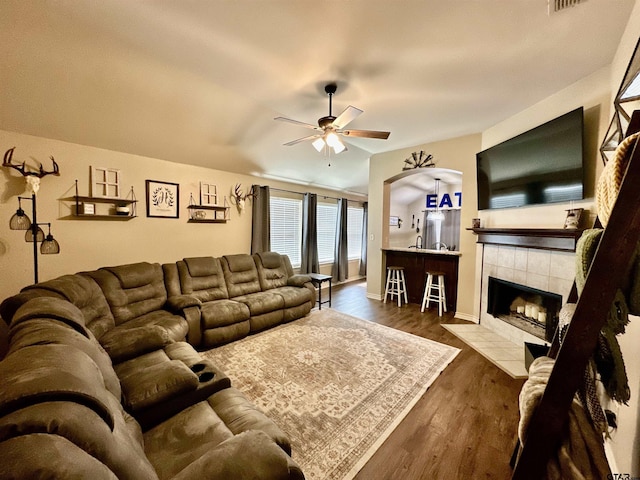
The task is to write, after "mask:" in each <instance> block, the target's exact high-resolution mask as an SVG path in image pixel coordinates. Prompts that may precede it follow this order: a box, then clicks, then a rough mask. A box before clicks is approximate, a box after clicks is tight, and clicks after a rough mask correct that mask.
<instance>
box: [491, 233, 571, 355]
mask: <svg viewBox="0 0 640 480" xmlns="http://www.w3.org/2000/svg"><path fill="white" fill-rule="evenodd" d="M490 276H491V277H494V278H499V279H502V280H507V281H510V282H514V283H519V284H521V285H525V286H527V287H532V288H537V289H539V290H544V291H547V292H552V293H556V294H558V295H562V303H563V304H564V303H565V302H566V300H567V297H568V295H569V292H570V291H571V287H572V285H573V279H574V277H575V253H574V252H566V251H553V250H543V249H539V248H526V247H514V246H507V245H493V244H484V245H483V254H482V292H481V293H482V294H481V300H480V301H481V304H480V325H482V326H484V327H486V328H488V329H490V330H493V331H494V332H496V333H498V334H499V335H501V336H502V337H505V338H508V339H509V340H511V341H512V342H513V343H515V344H517V345H524V342H532V343H536V344H541V343H543V340H541V339H540V338H538V337H535V336H533V335H531V334H530V333H527V332H525V331H523V330H520V329H519V328H517V327H514V326H512V325H510V324H508V323H506V322H504V321H502V320H500V319H497V318H495V317H493V316H492V315H491V314H489V313H487V305H488V303H487V291H488V285H489V277H490Z"/></svg>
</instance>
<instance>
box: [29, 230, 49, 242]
mask: <svg viewBox="0 0 640 480" xmlns="http://www.w3.org/2000/svg"><path fill="white" fill-rule="evenodd" d="M24 241H25V242H33V228H30V229H29V230H27V232H26V233H25V234H24ZM42 241H44V232H43V231H42V229H41V228H40V227H38V233H36V242H42Z"/></svg>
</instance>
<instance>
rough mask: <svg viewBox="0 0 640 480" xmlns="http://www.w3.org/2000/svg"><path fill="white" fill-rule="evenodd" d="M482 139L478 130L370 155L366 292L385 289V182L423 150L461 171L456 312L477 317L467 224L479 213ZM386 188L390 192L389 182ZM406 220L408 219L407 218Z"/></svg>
mask: <svg viewBox="0 0 640 480" xmlns="http://www.w3.org/2000/svg"><path fill="white" fill-rule="evenodd" d="M480 141H481V138H480V135H479V134H476V135H467V136H464V137H459V138H454V139H450V140H444V141H441V142H433V143H429V144H424V145H417V146H415V147H411V148H406V149H403V150H395V151H393V152H387V153H381V154H378V155H374V156H373V157H371V160H370V163H369V245H368V250H367V253H368V256H367V268H368V271H367V295H368V296H369V297H370V298H376V299H380V298H381V297H382V292H383V280H384V279H383V277H384V268H383V266H384V259H383V253H382V251H381V248H382V245H383V243H382V239H383V235H386V234H387V232H388V230H387V228H388V227H387V225H386V222H385V221H383V219H384V218H386V216H387V215H388V214H389V212H388V209H389V206H388V204H386V203H385V194H384V192H385V188H384V182H385V181H386V180H387V179H389V178H391V177H394V176H395V175H397V174H399V173H401V172H402V167H403V166H404V160H405V158H407V157H409V156H410V155H411V152H414V151H416V150H424V151H425V152H428V153H430V154H432V155H433V157H434V160H435V161H436V163H437V166H438V167H440V168H450V169H452V170H458V171H460V172H462V192H463V199H462V213H461V217H462V219H461V222H462V226H463V230H462V232H461V234H460V237H461V238H460V252H461V253H462V256H461V257H460V268H459V273H458V305H457V312H456V315H457V316H458V317H460V318H463V319H468V320H473V319H477V315H475V314H474V309H475V302H474V298H473V295H474V294H473V292H474V272H475V264H476V259H475V257H476V247H475V237H474V235H473V234H472V233H470V232H468V231H467V230H464V228H466V226H471V219H472V218H473V217H475V216H476V213H477V210H476V173H475V155H476V153H477V152H479V151H480ZM386 190H387V195H388V186H387V188H386ZM403 220H404V221H405V222H407V219H403ZM409 220H410V219H409ZM476 321H477V320H476Z"/></svg>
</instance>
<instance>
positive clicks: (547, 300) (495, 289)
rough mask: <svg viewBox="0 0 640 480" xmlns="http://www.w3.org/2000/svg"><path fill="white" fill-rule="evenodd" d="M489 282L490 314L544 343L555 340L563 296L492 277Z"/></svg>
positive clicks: (488, 310) (488, 304)
mask: <svg viewBox="0 0 640 480" xmlns="http://www.w3.org/2000/svg"><path fill="white" fill-rule="evenodd" d="M488 280H489V282H488V295H487V313H488V314H490V315H492V316H493V317H495V318H497V319H500V320H502V321H504V322H507V323H509V324H510V325H513V326H514V327H516V328H518V329H520V330H524V331H525V332H528V333H530V334H531V335H534V336H535V337H538V338H540V339H542V340H545V341H547V342H551V341H552V340H553V335H554V334H555V331H556V327H557V326H558V315H559V313H560V308H561V307H562V296H561V295H558V294H556V293H552V292H547V291H544V290H539V289H537V288H532V287H528V286H526V285H520V284H518V283H514V282H510V281H507V280H503V279H499V278H495V277H491V276H489V278H488Z"/></svg>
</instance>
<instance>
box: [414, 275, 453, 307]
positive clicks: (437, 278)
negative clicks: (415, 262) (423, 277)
mask: <svg viewBox="0 0 640 480" xmlns="http://www.w3.org/2000/svg"><path fill="white" fill-rule="evenodd" d="M444 290H445V284H444V272H427V284H426V286H425V287H424V295H423V296H422V308H421V309H420V311H421V312H424V308H425V305H426V307H427V308H429V304H430V303H431V302H432V301H434V302H436V303H437V304H438V316H439V317H441V316H442V310H444V311H445V312H446V311H447V295H446V294H445V291H444Z"/></svg>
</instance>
